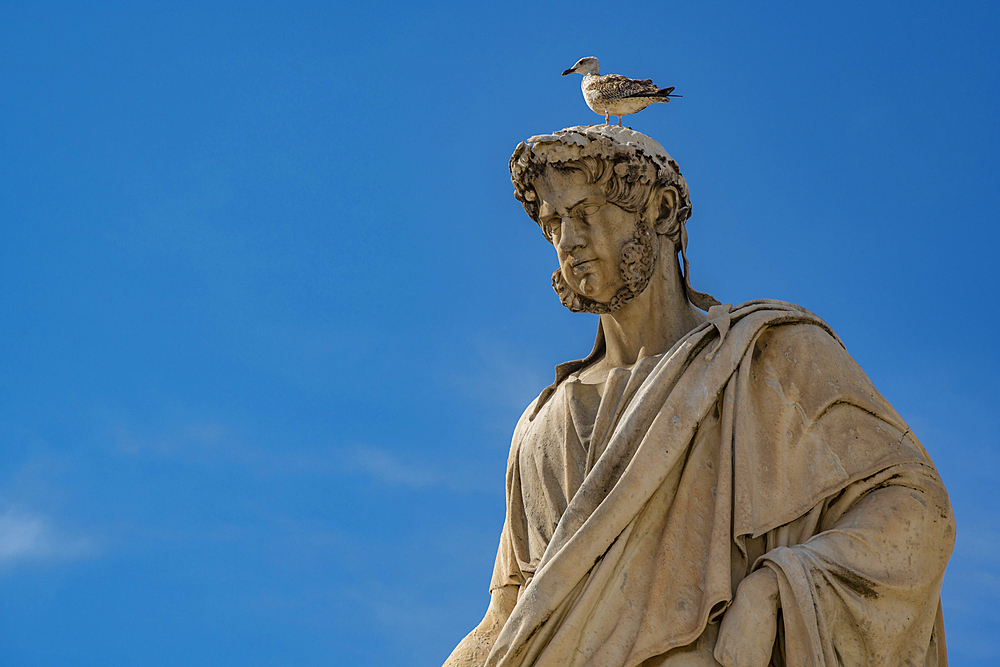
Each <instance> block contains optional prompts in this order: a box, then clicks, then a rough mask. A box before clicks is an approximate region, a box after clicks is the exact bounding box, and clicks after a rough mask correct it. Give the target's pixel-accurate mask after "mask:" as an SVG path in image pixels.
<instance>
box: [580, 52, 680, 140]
mask: <svg viewBox="0 0 1000 667" xmlns="http://www.w3.org/2000/svg"><path fill="white" fill-rule="evenodd" d="M574 72H579V73H580V74H582V75H583V84H582V85H581V86H580V88H581V89H583V99H585V100H586V101H587V106H588V107H590V108H591V109H592V110H593V112H594V113H596V114H604V124H605V125H608V124H609V121H610V120H611V116H618V126H619V127H621V124H622V116H627V115H629V114H631V113H637V112H639V111H642V110H643V109H645V108H646V107H648V106H649V105H650V104H653V103H654V102H669V101H670V98H671V97H681V95H671V94H670V93H672V92H673V91H674V87H673V86H671V87H670V88H657V87H656V84H654V83H653V80H652V79H645V80H642V81H640V80H639V79H630V78H628V77H627V76H621V75H620V74H605V75H604V76H601V64H600V63H599V62H597V58H595V57H593V56H587V57H586V58H580V59H579V60H577V61H576V64H575V65H573V66H572V67H570V68H569V69H568V70H566V71H565V72H563V73H562V75H563V76H566V75H567V74H572V73H574Z"/></svg>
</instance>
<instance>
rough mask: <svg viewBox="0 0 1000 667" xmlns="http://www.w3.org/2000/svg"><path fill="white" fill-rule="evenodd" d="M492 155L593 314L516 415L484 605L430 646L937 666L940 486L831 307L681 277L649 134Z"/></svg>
mask: <svg viewBox="0 0 1000 667" xmlns="http://www.w3.org/2000/svg"><path fill="white" fill-rule="evenodd" d="M510 166H511V173H512V180H513V182H514V184H515V190H516V196H517V198H518V199H519V200H520V201H522V203H523V204H524V207H525V210H526V211H527V212H528V214H529V216H531V217H532V219H534V220H535V221H536V222H537V223H538V224H539V225H540V227H541V228H542V231H543V233H544V235H545V237H546V238H547V239H548V240H549V241H550V242H551V243H552V244H553V246H554V248H555V250H556V256H557V259H558V261H559V269H558V270H557V271H556V273H555V274H554V276H553V287H554V288H555V289H556V292H557V293H558V294H559V297H560V300H561V301H562V303H563V304H564V305H566V306H567V307H569V308H570V309H571V310H574V311H589V312H596V313H600V325H599V328H598V332H597V342H596V344H595V346H594V350H593V352H592V353H591V354H590V355H589V356H588V357H587V358H586V359H583V360H580V361H575V362H568V363H566V364H562V365H560V366H559V367H558V368H557V369H556V381H555V382H554V383H553V384H552V385H551V386H550V387H548V388H546V389H545V390H543V391H542V393H541V394H540V395H539V397H538V398H537V399H536V400H535V401H533V402H532V404H531V405H529V406H528V408H527V409H526V410H525V412H524V415H523V416H522V417H521V419H520V421H519V422H518V424H517V427H516V429H515V432H514V437H513V441H512V444H511V451H510V457H509V460H508V468H507V517H506V521H505V523H504V527H503V531H502V533H501V536H500V546H499V549H498V551H497V558H496V565H495V568H494V573H493V579H492V582H491V584H490V590H491V601H490V604H489V608H488V610H487V613H486V616H485V617H484V619H483V621H482V622H481V623H480V624H479V625H478V626H477V627H476V628H475V629H474V630H473V631H472V632H471V633H470V634H469V635H468V636H467V637H466V638H465V639H464V640H463V641H462V642H461V643H460V644H459V646H458V647H457V648H456V649H455V651H454V652H453V653H452V655H451V656H450V657H449V659H448V661H447V662H446V665H491V666H497V667H499V666H504V667H513V666H522V665H524V666H527V665H536V666H543V665H544V666H549V665H552V666H555V665H559V666H566V665H595V666H600V667H634V666H636V665H645V666H654V665H655V666H657V667H660V666H662V667H684V666H699V665H720V664H721V665H725V666H726V667H744V666H745V667H766V666H767V665H776V666H782V665H794V666H807V665H831V666H832V665H870V666H890V665H924V666H927V665H945V664H947V657H946V655H945V646H944V626H943V621H942V617H941V611H940V602H939V595H940V587H941V581H942V577H943V575H944V568H945V564H946V563H947V560H948V557H949V556H950V553H951V549H952V546H953V544H954V537H955V526H954V520H953V517H952V513H951V508H950V504H949V501H948V496H947V493H946V492H945V490H944V487H943V486H942V484H941V481H940V478H939V477H938V475H937V472H936V470H935V469H934V466H933V463H932V462H931V460H930V458H929V456H928V455H927V453H926V451H925V450H924V448H923V447H922V446H921V444H920V443H919V442H918V441H917V439H916V438H915V437H914V435H913V434H912V432H911V431H910V429H909V427H908V426H907V425H906V423H905V422H904V421H903V419H902V418H901V417H900V416H899V415H898V414H897V413H896V411H895V410H894V409H893V408H892V406H891V405H889V403H888V402H887V401H886V400H885V399H884V398H883V397H882V396H881V395H880V394H879V393H878V392H877V391H876V390H875V388H874V387H873V386H872V383H871V381H870V380H869V379H868V377H867V376H866V375H865V374H864V372H863V371H862V370H861V368H860V367H859V366H858V365H857V363H856V362H855V361H854V360H853V359H852V358H851V356H850V355H849V354H848V353H847V351H846V350H845V349H844V346H843V344H842V343H841V341H840V339H839V338H838V337H837V336H836V334H835V333H834V332H833V331H832V330H831V329H830V327H829V326H828V325H827V324H826V323H825V322H823V320H821V319H820V318H819V317H817V316H816V315H814V314H812V313H811V312H809V311H807V310H805V309H803V308H800V307H798V306H795V305H793V304H789V303H785V302H781V301H772V300H757V301H750V302H747V303H744V304H739V305H736V306H732V305H730V304H725V305H722V304H719V303H718V301H716V300H715V299H714V298H713V297H710V296H708V295H707V294H702V293H700V292H696V291H695V290H693V289H691V286H690V276H689V269H688V263H687V260H686V253H685V252H684V249H685V247H686V244H687V232H686V223H687V219H688V217H689V216H690V212H691V204H690V200H689V197H688V191H687V184H686V183H685V181H684V178H683V176H681V174H680V170H679V169H678V167H677V163H676V162H674V161H673V159H672V158H670V156H669V155H667V153H666V151H664V150H663V148H662V147H661V146H660V145H659V144H658V143H656V142H655V141H653V140H652V139H650V138H649V137H645V136H643V135H641V134H639V133H636V132H632V131H631V130H628V129H625V128H617V127H610V126H598V127H591V128H584V127H577V128H569V129H567V130H562V131H560V132H557V133H555V134H552V135H541V136H537V137H532V138H531V139H529V140H528V141H527V142H525V143H522V144H521V145H519V146H518V147H517V150H516V151H515V153H514V155H513V156H512V158H511V163H510ZM678 255H679V256H680V259H678ZM706 311H707V312H706Z"/></svg>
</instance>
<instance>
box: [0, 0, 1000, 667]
mask: <svg viewBox="0 0 1000 667" xmlns="http://www.w3.org/2000/svg"><path fill="white" fill-rule="evenodd" d="M362 4H363V3H349V4H348V3H340V4H337V3H308V4H307V3H275V2H243V3H190V4H186V3H185V4H182V3H165V4H159V3H157V4H154V3H126V2H121V3H107V2H90V3H61V4H60V3H46V2H32V3H23V2H16V3H15V2H5V3H3V4H0V91H2V93H0V149H2V152H3V154H4V156H5V159H4V160H2V162H0V199H2V202H3V205H2V206H0V281H2V282H0V333H2V337H0V340H2V341H3V346H4V353H3V355H2V356H0V663H2V664H10V665H46V666H48V665H60V666H61V665H102V666H103V665H135V664H142V665H176V664H188V665H208V664H211V665H290V664H294V665H320V664H322V665H328V664H365V665H398V664H432V665H433V664H439V663H440V661H442V660H443V659H444V657H445V656H446V655H447V654H448V652H449V651H450V650H451V648H452V647H453V646H454V644H455V643H456V642H457V641H458V639H459V638H460V637H461V636H462V635H463V634H464V633H465V632H466V631H468V629H470V628H471V627H472V626H473V625H474V624H475V623H476V622H477V621H478V618H479V617H481V615H482V612H483V611H484V610H485V606H486V602H487V592H486V588H487V585H488V581H489V576H490V572H491V568H492V561H493V555H494V553H495V548H496V540H497V536H498V533H499V530H500V527H501V524H502V521H503V476H504V465H505V459H506V453H507V448H508V446H509V438H510V433H511V431H512V429H513V426H514V422H515V421H516V419H517V417H518V416H519V414H520V412H521V410H522V409H523V407H524V406H525V405H526V404H527V403H528V402H529V401H530V400H531V399H532V398H533V397H534V396H535V395H536V394H537V392H538V391H539V390H540V389H541V388H542V387H544V386H545V385H546V384H548V383H549V382H550V380H551V376H552V367H553V366H554V365H555V364H556V363H559V362H561V361H565V360H567V359H570V358H579V357H580V356H582V355H584V354H586V353H587V352H588V351H589V349H590V345H591V343H592V340H593V333H594V328H595V320H594V319H593V316H589V315H573V314H571V313H569V312H567V311H565V310H564V309H563V308H562V306H560V305H559V302H558V300H557V299H556V297H555V295H554V294H553V293H552V291H551V288H550V287H549V276H550V274H551V272H552V270H553V269H554V267H555V258H554V254H553V252H552V250H551V248H550V247H548V246H547V244H546V243H545V242H544V239H543V237H542V235H541V234H540V233H539V231H538V230H537V228H536V227H535V225H534V223H532V222H531V221H530V220H528V218H527V217H526V216H525V215H524V213H523V211H522V210H521V207H520V205H519V204H518V203H517V202H516V201H515V200H514V198H513V197H512V195H511V193H512V187H511V185H510V183H509V176H508V174H507V159H508V157H509V155H510V153H511V152H512V151H513V149H514V147H515V146H516V145H517V143H518V142H519V141H521V140H523V139H525V138H527V137H528V136H530V135H533V134H539V133H546V132H550V131H553V130H556V129H559V128H562V127H566V126H570V125H576V124H581V123H593V122H597V121H598V120H599V118H598V117H597V116H596V115H594V114H593V113H591V112H590V111H589V110H588V109H587V107H586V106H585V105H584V102H583V99H582V97H581V95H580V89H579V84H580V80H579V78H578V77H565V78H560V77H559V73H560V72H561V71H562V70H563V69H565V68H567V67H569V66H571V65H572V64H573V63H574V62H575V61H576V60H577V59H578V58H580V57H582V56H585V55H595V56H598V57H599V58H600V59H601V63H602V67H603V71H604V72H617V73H622V74H626V75H630V76H636V77H640V78H645V77H652V78H653V80H654V81H656V82H657V83H658V84H660V85H662V86H676V88H677V90H676V92H677V93H680V94H681V95H683V96H684V97H683V99H680V100H677V101H676V102H675V103H672V104H670V105H669V106H668V105H657V106H655V107H653V108H650V109H648V110H646V111H644V112H642V113H641V114H638V115H635V116H630V117H628V118H626V121H627V124H629V125H631V126H632V127H633V128H635V129H636V130H639V131H641V132H644V133H646V134H649V135H650V136H652V137H654V138H655V139H657V140H658V141H660V142H661V143H662V144H663V145H664V146H665V147H666V149H667V150H668V151H669V152H670V153H671V154H672V155H673V157H674V158H675V159H676V160H677V161H678V162H679V163H680V165H681V169H682V171H683V172H684V174H685V176H686V178H687V180H688V184H689V186H690V189H691V196H692V201H693V205H694V215H693V217H692V220H691V221H690V223H689V226H688V228H689V232H690V236H691V242H690V248H689V250H690V254H689V257H690V259H691V263H692V280H693V283H694V286H695V288H696V289H700V290H705V291H708V292H711V293H713V294H714V295H715V296H717V297H718V298H719V299H721V300H722V301H723V302H733V303H738V302H740V301H744V300H747V299H751V298H757V297H772V298H780V299H785V300H789V301H794V302H797V303H800V304H802V305H804V306H806V307H808V308H810V309H811V310H813V311H815V312H817V313H819V314H820V315H822V316H823V317H825V318H826V319H827V320H828V321H829V322H830V323H831V324H832V325H833V327H834V328H835V329H836V330H837V331H838V333H839V334H840V335H841V337H842V338H843V339H844V341H845V342H846V344H847V346H848V349H849V350H850V351H851V353H852V354H853V355H854V356H855V358H857V359H858V361H859V362H860V363H861V365H862V366H863V367H864V368H865V369H866V371H867V372H868V373H869V375H870V376H871V377H872V379H873V380H874V381H875V383H876V386H878V387H879V389H880V390H881V391H882V393H883V394H884V395H885V396H886V397H887V398H889V400H890V401H891V402H892V403H893V404H894V405H895V406H896V407H897V409H898V410H899V411H900V412H901V414H902V415H903V416H904V418H906V419H907V420H908V421H909V423H910V425H911V426H912V427H913V429H914V431H915V432H916V433H917V435H918V436H919V437H920V438H921V440H922V441H923V443H924V444H925V446H926V447H927V449H928V450H929V451H930V452H931V454H932V456H933V457H934V459H935V461H936V462H937V464H938V467H939V469H940V471H941V474H942V476H943V478H944V480H945V482H946V484H947V485H948V488H949V490H950V493H951V497H952V501H953V504H954V507H955V512H956V515H957V518H958V522H959V537H958V545H957V547H956V551H955V555H954V557H953V559H952V562H951V565H950V566H949V571H948V574H947V578H946V581H945V590H944V607H945V618H946V628H947V632H948V645H949V651H950V656H951V661H952V664H953V665H993V664H996V663H997V662H998V661H1000V640H998V639H997V634H998V633H997V631H998V630H1000V612H998V611H997V607H996V605H995V603H994V601H995V599H996V598H997V597H998V596H1000V555H998V553H997V549H996V546H997V544H1000V514H998V512H997V510H996V508H995V506H996V496H995V490H996V488H997V487H998V486H1000V472H998V468H1000V447H998V437H997V435H996V431H997V430H996V425H995V419H994V416H995V412H996V409H997V395H998V389H1000V387H998V381H997V377H998V373H1000V354H998V351H997V350H998V348H997V345H996V343H995V340H994V338H995V336H994V332H995V331H996V330H997V325H998V324H1000V323H998V316H997V313H996V303H997V301H998V296H1000V294H998V289H997V273H998V272H997V262H996V259H995V258H996V254H997V251H998V240H1000V233H998V231H997V229H998V223H1000V219H998V218H1000V216H998V208H1000V206H998V204H1000V201H998V199H1000V197H998V188H997V185H996V178H997V174H998V155H1000V124H998V123H997V109H998V108H1000V87H998V86H997V81H998V80H1000V47H998V46H997V40H996V34H997V32H998V29H1000V20H998V18H1000V10H998V9H997V8H996V5H995V4H993V3H986V2H983V3H950V4H948V5H947V6H945V5H943V4H939V3H922V2H915V3H907V4H906V5H903V4H897V3H892V4H891V5H890V4H885V5H882V4H878V3H866V2H839V3H825V2H824V3H808V6H806V3H769V4H767V5H766V6H761V4H760V3H754V4H751V3H690V2H686V3H672V2H660V3H649V4H648V5H632V4H628V3H589V2H583V3H573V4H572V5H570V4H565V5H562V6H557V5H552V6H543V7H538V6H534V5H533V4H530V3H517V2H507V3H494V4H491V5H489V6H480V5H473V4H469V3H447V2H439V3H423V4H419V5H395V4H389V3H380V2H370V3H367V4H365V5H364V6H362Z"/></svg>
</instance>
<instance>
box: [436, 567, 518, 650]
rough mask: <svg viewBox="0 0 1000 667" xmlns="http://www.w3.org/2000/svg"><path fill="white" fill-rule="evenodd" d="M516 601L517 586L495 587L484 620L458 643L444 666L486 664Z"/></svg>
mask: <svg viewBox="0 0 1000 667" xmlns="http://www.w3.org/2000/svg"><path fill="white" fill-rule="evenodd" d="M516 602H517V586H501V587H499V588H494V589H493V592H492V594H491V595H490V606H489V607H488V608H487V609H486V615H485V616H484V617H483V620H482V622H480V623H479V625H477V626H476V627H475V629H474V630H473V631H472V632H470V633H469V634H467V635H466V636H465V639H463V640H462V641H461V642H459V643H458V646H456V647H455V650H454V651H452V652H451V655H449V656H448V659H447V660H445V661H444V667H481V666H482V665H483V664H485V662H486V657H487V656H488V655H489V654H490V649H492V648H493V644H494V642H496V639H497V636H498V635H499V634H500V630H501V629H502V628H503V626H504V623H506V622H507V618H508V617H509V616H510V613H511V611H513V609H514V604H515V603H516Z"/></svg>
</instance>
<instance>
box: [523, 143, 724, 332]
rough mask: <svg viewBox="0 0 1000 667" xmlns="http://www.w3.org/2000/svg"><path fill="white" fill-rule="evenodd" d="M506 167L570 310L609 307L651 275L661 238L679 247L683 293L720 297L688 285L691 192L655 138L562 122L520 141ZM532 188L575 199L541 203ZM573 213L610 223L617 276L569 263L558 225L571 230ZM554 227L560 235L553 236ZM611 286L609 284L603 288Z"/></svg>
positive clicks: (701, 303) (695, 298)
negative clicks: (549, 205)
mask: <svg viewBox="0 0 1000 667" xmlns="http://www.w3.org/2000/svg"><path fill="white" fill-rule="evenodd" d="M510 172H511V181H512V182H513V184H514V196H515V197H516V198H517V199H518V201H520V202H521V203H522V204H523V205H524V210H525V211H526V212H527V213H528V215H529V216H530V217H531V219H532V220H534V221H535V222H536V223H538V224H539V226H540V227H541V229H542V233H543V234H544V235H545V237H546V239H547V240H548V241H549V242H550V243H553V245H554V246H555V247H556V254H557V255H558V256H559V259H560V268H559V269H557V270H556V272H555V273H554V274H553V275H552V286H553V289H555V291H556V293H557V294H558V295H559V299H560V301H562V303H563V305H565V306H566V307H567V308H569V309H570V310H572V311H574V312H580V311H585V312H592V313H608V312H614V311H615V310H617V309H618V308H620V307H622V306H623V305H625V304H626V303H628V302H630V301H631V300H632V299H634V298H635V297H636V296H637V295H639V294H640V293H642V291H643V290H644V289H645V288H646V286H647V284H648V283H649V280H650V278H651V276H652V275H653V271H654V268H655V264H656V261H657V255H658V254H660V253H659V252H658V248H659V247H661V246H662V244H668V247H669V249H670V250H671V251H672V252H671V256H672V257H676V255H677V253H678V252H679V253H680V254H681V258H682V260H683V265H684V272H683V275H684V286H685V289H686V291H687V296H688V299H689V300H690V301H691V302H692V303H694V305H696V306H698V307H699V308H702V309H703V310H707V309H708V308H709V307H710V306H712V305H715V304H717V303H718V302H717V301H716V300H715V299H713V298H712V297H710V296H708V295H706V294H702V293H700V292H695V291H694V290H692V289H691V287H690V284H689V282H688V279H687V274H688V266H687V257H686V254H685V247H686V245H687V233H686V230H685V223H686V222H687V220H688V218H689V217H690V215H691V200H690V198H689V196H688V188H687V183H686V182H685V180H684V177H683V176H681V173H680V169H679V168H678V166H677V163H676V162H675V161H674V160H673V158H671V157H670V156H669V155H668V154H667V152H666V151H665V150H664V149H663V147H662V146H660V144H658V143H657V142H656V141H654V140H652V139H650V138H649V137H647V136H645V135H643V134H640V133H638V132H635V131H633V130H630V129H628V128H622V127H614V126H608V125H601V126H594V127H583V126H581V127H572V128H567V129H565V130H560V131H559V132H556V133H554V134H549V135H540V136H534V137H531V138H530V139H528V140H527V141H526V142H522V143H521V144H519V145H518V146H517V148H516V149H515V151H514V154H513V155H512V156H511V159H510ZM537 188H541V189H545V190H548V191H552V190H553V189H560V188H561V189H563V190H564V191H565V193H566V197H555V199H563V198H568V199H573V200H574V201H572V202H571V201H566V202H565V204H566V207H567V208H565V209H564V210H560V211H555V210H552V211H549V210H542V208H543V206H546V204H543V202H542V201H541V199H540V197H539V195H538V193H537V192H536V189H537ZM588 190H589V192H590V193H592V196H591V197H586V198H585V199H586V201H584V198H583V197H576V196H572V197H571V196H569V193H570V191H576V192H578V193H581V194H582V193H584V192H586V191H588ZM560 194H562V193H560ZM550 198H552V197H550ZM578 198H579V199H580V201H581V202H582V205H581V207H579V208H578V207H575V206H574V207H573V208H574V210H573V211H570V210H569V208H568V207H569V205H570V204H575V203H576V201H575V200H576V199H578ZM602 206H603V207H604V209H602ZM556 207H557V208H559V207H560V205H559V204H558V203H557V204H556ZM625 220H631V228H630V229H624V230H623V229H622V227H623V225H625V224H626V222H625ZM553 221H555V222H557V223H558V222H562V224H552V222H553ZM574 221H578V222H579V224H583V225H589V224H591V222H593V223H595V224H602V225H605V226H607V225H613V226H616V229H615V230H611V229H605V230H602V233H603V235H604V236H607V237H609V238H605V239H604V242H605V243H606V244H607V243H611V244H614V243H615V239H618V240H619V241H620V244H619V245H618V247H620V249H621V250H620V254H621V257H620V261H619V271H620V274H619V275H618V276H609V275H600V271H596V270H595V271H593V272H588V270H587V266H577V265H575V264H574V262H575V261H579V260H578V259H574V257H575V256H574V255H573V254H572V253H571V249H570V246H571V245H572V244H573V240H572V239H568V238H566V233H564V232H566V231H567V230H568V233H569V234H572V233H573V228H574V224H576V223H575V222H574ZM612 231H613V233H612ZM555 234H562V238H554V235H555ZM612 237H613V238H612ZM586 254H587V256H589V254H592V253H586ZM583 259H586V257H584V258H583ZM590 266H593V265H590ZM612 286H613V287H615V289H614V291H613V293H609V291H608V290H609V288H610V287H612Z"/></svg>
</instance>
